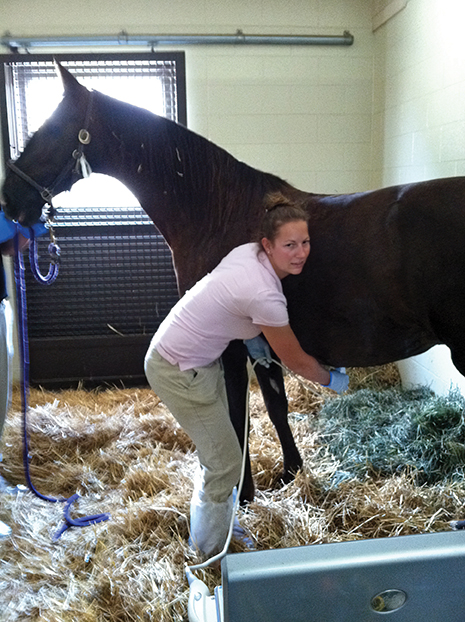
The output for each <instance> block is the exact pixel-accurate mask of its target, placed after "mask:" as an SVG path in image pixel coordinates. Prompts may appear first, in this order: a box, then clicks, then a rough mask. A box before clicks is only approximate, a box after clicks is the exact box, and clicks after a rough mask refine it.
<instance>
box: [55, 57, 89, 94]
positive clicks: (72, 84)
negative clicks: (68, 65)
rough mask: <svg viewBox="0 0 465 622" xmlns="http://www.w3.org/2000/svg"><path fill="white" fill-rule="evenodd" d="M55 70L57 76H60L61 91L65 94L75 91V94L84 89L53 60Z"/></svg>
mask: <svg viewBox="0 0 465 622" xmlns="http://www.w3.org/2000/svg"><path fill="white" fill-rule="evenodd" d="M55 69H56V71H57V73H58V75H59V76H60V78H61V81H62V82H63V89H64V91H65V93H68V92H72V91H75V92H77V91H82V89H83V88H85V87H83V86H82V84H80V83H79V82H78V81H77V80H76V78H75V77H74V76H73V75H72V74H70V72H69V71H68V70H67V69H65V68H64V67H63V65H61V64H60V63H59V62H58V61H57V60H55Z"/></svg>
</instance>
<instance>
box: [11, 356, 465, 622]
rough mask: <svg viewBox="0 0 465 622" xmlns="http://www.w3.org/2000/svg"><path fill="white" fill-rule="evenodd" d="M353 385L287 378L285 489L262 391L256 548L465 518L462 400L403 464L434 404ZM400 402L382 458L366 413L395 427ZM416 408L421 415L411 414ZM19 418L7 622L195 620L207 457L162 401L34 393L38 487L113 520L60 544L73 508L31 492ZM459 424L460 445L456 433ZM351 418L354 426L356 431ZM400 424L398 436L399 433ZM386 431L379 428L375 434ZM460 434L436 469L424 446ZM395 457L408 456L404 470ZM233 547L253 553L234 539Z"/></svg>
mask: <svg viewBox="0 0 465 622" xmlns="http://www.w3.org/2000/svg"><path fill="white" fill-rule="evenodd" d="M350 374H351V386H352V388H351V391H350V392H349V394H347V395H346V396H343V397H334V395H333V394H332V393H331V392H329V391H326V390H321V389H320V388H318V387H316V386H315V387H312V386H311V385H310V386H309V385H304V384H303V383H301V382H300V381H299V380H297V379H295V378H291V377H288V378H287V379H286V387H287V391H288V396H289V410H290V420H291V424H292V427H293V431H294V435H295V437H296V440H297V444H298V446H299V448H300V450H301V452H302V455H303V456H304V462H305V464H304V468H303V469H302V471H301V472H299V473H298V474H297V477H296V479H295V481H293V482H291V483H290V484H287V485H286V486H282V485H281V484H280V483H279V473H280V470H281V466H282V465H281V453H280V449H279V445H278V443H277V441H276V437H275V434H274V431H273V428H272V425H271V423H270V422H269V420H268V418H267V416H266V414H265V410H264V407H263V402H262V398H261V395H260V393H259V391H258V390H257V388H256V386H255V385H253V384H252V388H251V395H250V404H251V456H252V461H253V469H254V474H255V482H256V486H257V495H256V499H255V501H254V502H253V503H251V504H250V505H249V506H248V507H247V508H245V509H242V510H241V511H240V514H241V516H240V520H241V523H242V524H243V526H244V527H246V528H247V530H248V531H249V533H250V535H251V537H252V538H253V540H254V542H255V546H256V548H257V549H268V548H282V547H292V546H299V545H305V544H318V543H325V542H337V541H344V540H354V539H361V538H377V537H384V536H396V535H401V534H414V533H420V532H426V531H442V530H449V529H450V527H449V521H450V520H452V519H463V518H465V502H464V501H465V485H464V483H463V477H462V472H461V467H460V464H462V463H463V462H462V460H461V459H462V457H463V450H462V449H461V447H462V446H463V445H462V441H463V440H464V439H463V438H462V437H461V436H460V434H461V433H462V432H461V430H462V427H463V421H462V419H463V411H464V409H463V404H461V403H460V400H459V398H457V400H456V401H457V404H455V403H454V404H455V405H454V408H455V410H454V412H455V414H454V415H450V411H447V412H448V413H449V414H446V415H444V412H446V411H444V409H443V410H441V413H443V414H442V415H441V418H440V422H439V423H438V424H437V425H436V426H433V427H435V428H436V431H438V433H440V435H441V436H440V440H439V441H438V440H437V439H436V440H435V439H434V438H433V437H432V434H433V432H432V430H431V426H430V427H428V429H427V435H428V439H429V440H428V439H427V441H426V443H425V444H424V447H423V454H422V452H421V451H420V450H418V451H416V454H415V456H416V457H417V458H418V457H419V460H418V461H417V462H415V460H413V458H412V456H410V455H408V454H407V449H408V447H409V446H410V445H412V442H413V441H412V438H413V437H412V434H413V431H412V430H413V429H414V428H415V423H413V424H412V418H413V415H412V412H418V410H419V408H418V405H419V404H423V405H425V404H426V406H425V407H424V408H423V411H425V409H426V410H428V409H429V411H431V409H432V408H433V410H434V407H435V405H434V404H432V402H431V399H433V398H432V396H431V395H430V394H424V395H422V396H421V397H420V396H417V398H418V399H417V404H416V406H415V405H413V406H412V403H411V401H412V400H410V402H409V400H408V399H407V400H404V397H405V396H404V395H403V392H402V391H400V388H399V378H398V375H397V370H396V368H395V366H385V367H381V368H371V369H365V370H351V371H350ZM393 391H394V392H395V395H394V394H391V397H390V400H391V403H392V404H394V414H396V415H397V416H394V415H389V416H388V417H387V419H389V417H390V420H389V421H387V422H385V425H384V427H385V428H386V429H389V430H390V434H391V436H389V434H388V435H387V437H386V438H387V440H385V441H384V442H385V445H386V446H385V448H384V449H383V448H382V447H381V445H380V443H381V441H379V438H378V441H379V442H378V443H375V444H374V445H373V446H371V445H370V443H369V442H368V440H370V438H371V437H373V436H376V435H374V434H373V433H372V432H373V431H371V432H370V428H369V425H371V424H370V423H369V419H370V418H369V415H367V412H368V411H370V410H371V411H372V412H373V416H374V417H375V418H378V419H377V420H379V418H380V417H381V418H382V417H385V418H386V412H385V411H386V405H385V402H383V399H385V398H384V397H383V396H385V395H386V392H393ZM451 399H452V398H451ZM386 400H387V398H386ZM386 400H385V401H386ZM387 401H389V400H387ZM452 401H453V400H452ZM405 404H407V405H408V408H411V410H410V411H409V412H408V413H407V414H405V413H404V411H403V408H404V405H405ZM449 406H450V404H449ZM407 410H408V409H407ZM420 410H421V409H420ZM20 411H21V406H20V400H19V395H18V393H15V394H14V400H13V404H12V407H11V411H10V414H9V418H8V421H7V424H6V426H5V431H4V435H3V439H2V452H3V462H2V463H0V472H1V474H2V475H3V477H4V478H5V480H7V483H8V485H7V486H6V489H5V490H4V491H3V493H0V499H1V504H0V519H1V520H4V521H6V522H8V524H10V525H11V527H12V529H13V534H12V537H11V538H9V539H6V540H3V541H0V548H1V559H2V562H1V571H0V612H1V613H0V618H1V620H4V621H8V622H10V621H22V620H32V621H35V620H41V621H46V622H58V621H60V622H67V621H70V622H71V621H72V622H91V621H92V622H94V621H98V622H107V621H108V622H126V621H132V620H157V621H160V622H168V621H178V622H179V621H182V620H186V619H187V597H188V586H187V582H186V580H185V576H184V566H185V564H186V563H188V564H194V563H197V562H198V561H199V559H198V558H197V557H196V556H195V555H194V554H192V553H191V552H190V551H189V548H188V545H187V539H188V535H189V521H188V511H189V500H190V495H191V489H192V483H191V478H192V475H193V472H194V469H195V466H196V458H195V453H194V449H195V448H194V447H193V445H192V443H191V441H190V440H189V438H188V437H187V436H186V434H185V433H184V432H183V430H182V429H181V428H180V427H179V426H178V425H177V423H176V422H175V420H174V419H173V418H172V416H171V414H170V413H169V412H168V411H167V409H166V408H165V407H164V406H163V404H162V403H160V401H159V400H158V398H157V396H156V395H154V393H153V392H152V391H150V390H149V389H147V388H135V389H102V390H99V391H84V390H76V391H61V392H56V393H52V392H47V391H42V390H37V389H34V390H32V391H31V394H30V410H29V413H28V431H29V442H30V452H29V453H30V470H31V478H32V481H33V483H34V485H35V486H36V488H37V489H38V490H39V491H40V492H41V493H42V494H45V495H49V496H54V497H60V498H62V497H69V496H71V495H72V494H74V493H75V492H79V494H80V495H81V497H80V500H79V501H78V502H77V503H75V504H74V505H73V507H72V516H84V515H89V514H98V513H101V512H109V513H110V514H111V519H110V520H108V521H105V522H102V523H99V524H97V525H92V526H87V527H84V528H75V527H73V528H72V529H69V530H67V531H65V532H64V533H63V535H61V537H60V538H59V539H58V540H56V541H54V540H53V537H54V534H56V532H57V530H58V529H59V528H60V526H61V525H62V516H63V504H62V503H50V502H47V501H43V500H41V499H38V498H37V497H36V496H34V495H33V494H32V493H31V492H30V491H29V490H28V489H27V488H25V487H24V484H25V478H24V472H23V466H22V429H21V428H22V426H21V412H20ZM423 411H422V412H423ZM390 412H391V410H390ZM354 413H355V414H354ZM360 413H362V414H363V417H362V415H360ZM409 413H410V414H409ZM421 416H422V417H423V418H425V417H426V415H425V414H424V412H423V415H421ZM428 416H429V418H430V419H431V414H429V415H428ZM448 418H450V419H452V423H451V425H452V426H453V432H448V431H447V429H448ZM354 420H355V421H356V426H358V427H355V428H352V427H351V421H354ZM399 420H401V421H402V425H401V426H400V429H398V430H397V436H396V434H394V433H393V431H392V430H391V429H390V427H389V425H388V424H389V423H395V421H397V424H399ZM338 421H340V424H338ZM367 422H368V423H367ZM407 424H408V425H407ZM364 425H366V426H368V427H367V428H366V429H363V426H364ZM375 425H376V424H375ZM360 426H362V428H360ZM382 428H383V426H381V425H378V426H377V428H376V429H377V432H378V433H379V434H378V436H379V435H380V434H381V432H380V431H381V430H382ZM398 428H399V426H398ZM403 428H408V430H407V432H406V433H405V435H404V436H405V437H406V441H405V443H404V445H403V446H401V444H398V445H396V446H395V448H394V449H395V450H392V438H393V436H394V437H395V438H397V437H399V436H402V435H401V434H400V431H401V430H402V429H403ZM417 429H418V425H417ZM357 430H358V431H357ZM458 430H459V432H458ZM336 432H337V433H336ZM448 435H449V436H448ZM454 435H455V437H456V438H455V440H456V444H455V445H454V447H455V454H454V455H456V456H458V457H457V460H455V462H454V464H453V465H451V464H449V463H448V464H445V463H444V462H442V463H441V461H440V460H439V461H437V462H434V460H435V459H436V458H435V457H434V456H433V455H432V453H431V452H430V453H429V454H428V453H427V450H428V446H430V445H431V444H434V443H436V445H437V446H438V447H439V446H442V447H444V446H445V445H444V443H446V441H447V440H450V441H451V440H452V436H454ZM361 437H363V438H364V439H365V441H364V442H363V443H361V442H360V440H359V439H360V438H361ZM413 440H415V442H417V441H418V435H417V437H415V438H414V439H413ZM399 443H400V441H399ZM441 443H442V445H441ZM438 444H439V445H438ZM362 445H363V446H364V447H365V452H364V454H363V456H362V457H361V456H360V455H355V453H354V451H355V449H354V446H355V447H356V448H357V450H360V447H361V446H362ZM389 447H390V448H391V449H389ZM451 447H452V445H451ZM454 447H453V448H454ZM388 449H389V450H388ZM417 449H418V448H417ZM449 449H450V447H449ZM383 451H384V452H385V454H386V456H387V457H386V460H385V463H383V461H382V459H381V458H382V454H383ZM396 452H397V453H398V454H402V452H404V454H405V455H404V454H402V457H401V459H398V460H397V461H396V460H394V459H393V455H394V454H396ZM437 453H438V454H440V448H439V449H438V452H437ZM443 453H444V452H443ZM446 453H447V452H446ZM415 456H414V457H415ZM425 456H426V457H425ZM430 467H431V468H430ZM431 474H433V475H431ZM232 550H233V551H240V550H245V548H244V546H243V545H242V544H240V543H237V542H234V543H233V544H232ZM197 574H198V576H199V577H201V578H203V580H205V581H206V583H207V584H208V585H209V586H210V587H211V588H213V587H214V586H215V585H217V584H219V583H220V581H221V574H220V571H219V570H214V569H211V568H210V569H207V570H205V571H199V572H198V573H197Z"/></svg>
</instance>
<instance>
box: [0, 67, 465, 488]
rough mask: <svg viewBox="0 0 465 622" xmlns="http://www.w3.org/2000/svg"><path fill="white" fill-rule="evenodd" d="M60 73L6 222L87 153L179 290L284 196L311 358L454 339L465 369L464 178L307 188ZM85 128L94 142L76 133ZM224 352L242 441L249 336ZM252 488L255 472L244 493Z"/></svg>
mask: <svg viewBox="0 0 465 622" xmlns="http://www.w3.org/2000/svg"><path fill="white" fill-rule="evenodd" d="M59 70H60V73H61V75H62V78H63V82H64V88H65V94H64V98H63V101H62V102H61V103H60V105H59V106H58V108H57V109H56V111H55V112H54V114H53V115H52V116H51V117H50V118H49V119H48V120H47V121H46V122H45V123H44V125H43V126H42V127H41V128H40V129H39V130H38V131H37V132H36V134H35V135H34V136H33V137H32V138H31V140H30V141H29V143H28V145H27V147H26V149H25V150H24V153H23V154H22V155H21V157H20V158H19V159H18V160H17V162H16V163H15V164H16V166H17V169H15V170H12V169H10V170H9V171H7V174H6V178H5V182H4V186H3V202H4V209H5V212H6V214H7V215H8V216H9V217H10V218H13V219H17V220H19V221H20V222H21V223H22V224H25V225H28V224H32V223H34V222H36V221H37V220H38V218H39V217H40V215H41V212H42V207H43V204H44V197H45V199H47V198H48V197H47V192H42V194H41V193H40V191H41V190H42V191H43V190H44V189H47V191H49V193H50V194H52V195H53V194H57V193H59V192H61V191H63V190H66V189H69V188H70V187H71V185H72V183H74V181H76V177H75V176H73V171H74V168H75V167H74V163H75V162H76V160H75V157H79V155H80V153H81V151H82V152H83V153H84V155H85V157H86V158H87V160H88V162H89V163H90V165H91V168H92V170H93V171H95V172H99V173H105V174H108V175H111V176H113V177H116V178H117V179H119V180H120V181H122V182H123V183H124V184H125V185H126V186H127V187H128V188H129V189H130V190H131V191H132V192H133V193H134V195H135V196H136V197H137V199H138V200H139V202H140V205H141V206H142V207H143V209H144V210H145V211H146V212H147V214H148V215H149V216H150V217H151V218H152V220H153V221H154V222H155V224H156V225H157V227H158V229H159V230H160V231H161V233H162V234H163V236H164V237H165V239H166V241H167V242H168V244H169V246H170V247H171V250H172V253H173V261H174V267H175V271H176V275H177V278H178V285H179V291H180V293H181V294H182V293H183V292H184V291H185V290H186V289H187V288H189V287H190V286H191V285H192V284H193V283H195V282H196V281H197V280H198V279H200V278H201V277H202V276H203V275H204V274H205V273H206V272H208V271H210V270H211V269H212V268H214V267H215V266H216V265H217V263H218V262H219V261H220V259H221V258H222V257H223V256H224V255H225V254H226V253H228V252H229V251H230V250H231V249H232V248H233V247H235V246H237V245H239V244H242V243H244V242H249V241H250V240H252V239H254V237H255V235H256V234H257V229H258V224H259V221H260V219H261V216H262V213H263V200H264V197H265V195H266V194H267V193H268V192H270V191H277V190H279V191H281V192H282V193H284V194H285V195H289V196H292V197H293V198H294V199H297V200H298V201H300V202H301V203H302V204H303V205H304V206H305V208H306V209H307V211H308V213H309V217H310V234H311V243H312V251H311V254H310V258H309V260H308V261H307V264H306V266H305V269H304V271H303V272H302V274H301V275H299V276H296V277H293V276H289V277H287V278H286V279H284V281H283V286H284V290H285V294H286V297H287V300H288V308H289V314H290V321H291V326H292V327H293V329H294V331H295V333H296V335H297V337H298V339H299V341H300V342H301V344H302V346H303V348H304V349H305V350H306V351H307V352H308V353H309V354H311V355H313V356H315V357H316V358H318V359H319V360H320V361H321V362H322V363H324V364H327V365H332V366H368V365H379V364H384V363H388V362H391V361H395V360H398V359H402V358H406V357H408V356H411V355H414V354H419V353H420V352H424V351H425V350H427V349H428V348H430V347H431V346H433V345H434V344H438V343H445V344H447V345H448V346H449V347H450V348H451V351H452V357H453V360H454V363H455V365H456V366H457V368H458V369H459V371H461V372H462V373H465V313H464V310H465V291H464V289H465V279H464V278H463V274H464V273H465V244H464V238H465V178H452V179H440V180H435V181H429V182H424V183H418V184H410V185H405V186H397V187H392V188H387V189H383V190H377V191H373V192H366V193H360V194H351V195H339V196H324V195H316V194H311V193H306V192H302V191H300V190H298V189H296V188H294V187H292V186H290V185H289V184H288V183H286V182H285V181H283V180H281V179H279V178H278V177H276V176H273V175H270V174H268V173H263V172H260V171H258V170H256V169H254V168H251V167H250V166H248V165H246V164H244V163H242V162H239V161H238V160H236V159H235V158H233V157H232V156H231V155H230V154H228V153H227V152H226V151H224V150H223V149H221V148H219V147H217V146H215V145H214V144H212V143H211V142H209V141H208V140H206V139H204V138H202V137H201V136H198V135H196V134H195V133H193V132H191V131H189V130H187V129H186V128H185V127H183V126H181V125H178V124H176V123H173V122H172V121H168V120H166V119H164V118H162V117H158V116H156V115H153V114H151V113H149V112H147V111H145V110H142V109H139V108H136V107H134V106H130V105H128V104H125V103H122V102H119V101H117V100H114V99H112V98H110V97H107V96H105V95H102V94H100V93H98V92H92V93H91V92H89V91H88V90H87V89H85V88H84V87H83V86H82V85H80V84H79V83H78V82H77V81H76V80H75V79H74V78H73V77H72V76H71V75H70V74H69V72H67V71H66V70H65V69H63V68H61V67H59ZM85 119H88V122H85V121H84V120H85ZM81 129H83V130H86V132H88V133H89V137H90V142H89V143H88V144H85V145H83V144H82V143H80V142H79V140H78V133H79V130H81ZM78 147H79V149H78V152H77V154H75V156H73V152H74V151H75V150H76V149H77V148H78ZM18 171H22V176H21V174H20V173H19V172H18ZM31 180H33V183H31ZM224 359H225V373H226V380H227V386H228V397H229V400H230V408H231V417H232V418H233V421H234V424H235V426H236V430H237V431H238V434H239V437H240V438H242V429H241V428H242V427H243V420H244V419H243V413H244V404H245V390H246V382H247V375H246V366H245V362H246V352H245V349H244V347H243V344H242V343H241V342H234V343H232V344H231V346H230V348H228V350H227V351H226V353H225V356H224ZM257 372H258V375H259V382H260V385H261V388H262V392H263V394H264V397H265V401H266V403H267V407H268V408H269V411H270V416H271V418H272V420H273V421H274V423H275V425H276V426H277V429H278V434H279V435H280V440H281V443H282V445H283V452H284V468H285V476H286V477H288V476H289V473H290V472H292V471H293V470H295V469H296V468H298V466H299V465H300V464H301V459H300V456H299V453H298V451H297V449H296V447H295V444H294V441H293V439H292V434H291V433H290V430H289V427H288V425H287V404H286V398H285V394H284V386H283V382H282V374H281V372H280V370H279V368H278V367H277V366H275V365H273V366H272V367H271V370H269V371H268V370H266V369H265V368H262V367H261V366H257ZM252 496H253V483H252V480H251V478H250V472H249V478H248V480H247V483H246V484H245V488H244V492H243V498H251V497H252Z"/></svg>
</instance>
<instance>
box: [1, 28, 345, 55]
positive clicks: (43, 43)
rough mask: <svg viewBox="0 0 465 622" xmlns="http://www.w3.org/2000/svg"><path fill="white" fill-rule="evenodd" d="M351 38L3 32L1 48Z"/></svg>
mask: <svg viewBox="0 0 465 622" xmlns="http://www.w3.org/2000/svg"><path fill="white" fill-rule="evenodd" d="M353 42H354V37H353V35H351V34H350V32H349V31H347V30H346V31H344V33H343V34H342V35H246V34H244V33H243V32H242V30H237V31H236V33H235V34H233V35H208V34H207V35H130V34H128V33H127V32H126V31H124V30H123V31H122V32H120V33H118V34H117V35H108V36H107V35H102V36H88V37H86V36H77V37H73V36H62V37H51V36H44V37H39V36H37V37H35V36H34V37H14V36H13V35H12V34H11V33H9V32H6V33H5V34H4V35H3V36H2V37H1V38H0V45H3V46H5V47H6V48H8V50H10V51H11V52H18V51H21V50H25V51H26V52H28V51H30V50H31V49H37V48H50V47H95V46H107V45H137V46H141V45H147V46H149V47H150V48H152V49H153V48H155V47H156V46H159V45H352V44H353Z"/></svg>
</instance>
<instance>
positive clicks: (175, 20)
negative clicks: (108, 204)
mask: <svg viewBox="0 0 465 622" xmlns="http://www.w3.org/2000/svg"><path fill="white" fill-rule="evenodd" d="M463 13H464V8H463V7H462V0H287V1H286V2H282V0H248V1H247V2H246V1H245V0H227V1H226V0H203V1H200V2H199V1H197V0H184V1H178V0H133V1H132V2H131V3H126V2H122V1H121V0H100V2H98V3H95V2H94V1H93V0H81V1H80V2H74V1H71V0H40V2H39V1H38V0H29V1H28V2H23V3H18V2H16V1H14V0H2V2H1V3H0V24H1V26H0V28H1V31H2V33H3V32H5V31H9V32H11V33H12V34H13V35H15V36H34V35H35V36H41V35H46V36H53V35H56V36H63V35H77V36H83V35H109V34H112V35H116V34H117V33H119V32H121V31H122V30H125V31H127V32H128V33H130V34H150V33H165V34H233V33H235V32H236V31H237V29H241V30H242V31H243V32H244V33H245V34H331V35H332V34H342V33H343V31H345V30H349V31H350V32H351V34H352V35H354V37H355V43H354V45H353V46H350V47H320V46H315V47H297V46H294V47H290V46H285V47H281V46H275V47H271V46H266V47H246V46H186V47H185V48H184V50H185V52H186V64H187V94H188V125H189V127H190V128H191V129H193V130H194V131H196V132H198V133H200V134H202V135H204V136H206V137H207V138H209V139H211V140H213V141H214V142H216V143H217V144H218V145H221V146H222V147H224V148H225V149H227V150H228V151H230V152H231V153H232V154H233V155H235V156H236V157H238V158H239V159H241V160H244V161H246V162H247V163H248V164H250V165H252V166H255V167H257V168H259V169H262V170H266V171H269V172H272V173H275V174H277V175H279V176H281V177H283V178H285V179H287V180H288V181H289V182H290V183H292V184H294V185H296V186H297V187H299V188H301V189H304V190H308V191H314V192H323V193H347V192H356V191H361V190H368V189H371V188H376V187H381V186H386V185H391V184H393V183H398V182H404V181H416V180H418V179H426V178H428V177H441V176H446V175H456V174H462V172H463V168H464V164H463V163H464V153H463V152H464V150H465V147H464V144H465V142H464V141H463V140H461V137H463V135H464V133H465V132H464V130H463V127H464V125H463V123H464V110H463V106H461V104H462V103H463V101H464V98H463V97H462V96H461V95H462V90H463V88H464V79H465V62H464V60H463V45H461V44H460V27H461V24H462V23H463V19H461V17H462V18H463ZM374 26H375V27H377V28H376V29H375V30H374V29H373V28H374ZM106 49H108V48H106ZM122 49H124V47H123V46H116V47H115V48H114V49H113V48H112V51H122ZM167 49H172V48H167ZM177 49H183V48H182V47H178V48H177ZM4 51H6V50H4ZM66 51H70V50H69V49H67V50H66ZM400 368H401V370H402V371H403V376H404V378H405V380H406V382H409V381H411V380H413V381H415V382H416V381H421V382H426V383H433V385H434V386H433V388H435V389H436V390H447V389H448V387H449V384H450V378H451V377H453V375H454V369H453V368H452V367H451V366H450V363H449V365H447V352H446V355H445V356H444V354H443V353H442V351H441V349H440V354H439V355H438V356H436V355H435V354H434V352H433V355H432V354H431V352H430V353H428V354H427V355H424V356H423V357H417V358H416V359H415V360H413V361H409V362H407V363H401V365H400ZM457 378H458V379H459V381H461V380H460V379H461V377H459V376H457ZM464 383H465V381H464ZM464 386H465V384H464Z"/></svg>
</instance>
